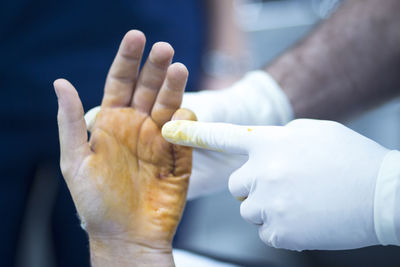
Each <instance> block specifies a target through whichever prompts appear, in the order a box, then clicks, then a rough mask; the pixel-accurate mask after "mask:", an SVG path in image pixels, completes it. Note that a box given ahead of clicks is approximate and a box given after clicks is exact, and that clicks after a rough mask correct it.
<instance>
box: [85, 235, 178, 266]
mask: <svg viewBox="0 0 400 267" xmlns="http://www.w3.org/2000/svg"><path fill="white" fill-rule="evenodd" d="M90 259H91V264H92V266H93V267H108V266H113V267H133V266H166V267H167V266H168V267H171V266H175V264H174V259H173V256H172V247H167V248H165V249H164V248H163V249H159V248H150V247H148V246H141V245H138V244H129V243H128V244H127V243H125V242H120V241H113V240H107V241H106V242H105V241H100V240H96V239H93V238H90Z"/></svg>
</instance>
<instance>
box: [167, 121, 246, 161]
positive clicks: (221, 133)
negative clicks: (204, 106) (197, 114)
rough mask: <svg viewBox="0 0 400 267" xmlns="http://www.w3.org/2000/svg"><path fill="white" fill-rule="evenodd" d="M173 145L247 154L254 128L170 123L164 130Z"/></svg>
mask: <svg viewBox="0 0 400 267" xmlns="http://www.w3.org/2000/svg"><path fill="white" fill-rule="evenodd" d="M161 131H162V135H163V137H164V138H165V139H166V140H167V141H168V142H171V143H174V144H177V145H183V146H191V147H197V148H205V149H210V150H215V151H219V152H227V153H236V154H247V153H248V146H249V143H250V142H249V141H250V140H251V139H252V134H253V128H252V127H248V126H239V125H235V124H229V123H211V122H195V121H187V120H177V121H169V122H167V123H166V124H165V125H164V126H163V128H162V130H161Z"/></svg>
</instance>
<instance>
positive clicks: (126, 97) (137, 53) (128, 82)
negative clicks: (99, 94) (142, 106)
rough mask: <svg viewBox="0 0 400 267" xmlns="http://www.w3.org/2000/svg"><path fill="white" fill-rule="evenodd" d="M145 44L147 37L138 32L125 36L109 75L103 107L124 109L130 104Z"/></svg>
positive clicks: (130, 32)
mask: <svg viewBox="0 0 400 267" xmlns="http://www.w3.org/2000/svg"><path fill="white" fill-rule="evenodd" d="M145 42H146V37H145V36H144V34H143V33H142V32H140V31H137V30H132V31H129V32H128V33H127V34H126V35H125V36H124V38H123V40H122V42H121V45H120V47H119V50H118V53H117V55H116V56H115V59H114V62H113V64H112V65H111V68H110V71H109V72H108V75H107V80H106V85H105V88H104V97H103V102H102V104H101V105H102V106H103V107H124V106H128V105H129V104H130V102H131V99H132V94H133V89H134V87H135V84H136V81H137V77H138V71H139V67H140V61H141V59H142V54H143V49H144V45H145Z"/></svg>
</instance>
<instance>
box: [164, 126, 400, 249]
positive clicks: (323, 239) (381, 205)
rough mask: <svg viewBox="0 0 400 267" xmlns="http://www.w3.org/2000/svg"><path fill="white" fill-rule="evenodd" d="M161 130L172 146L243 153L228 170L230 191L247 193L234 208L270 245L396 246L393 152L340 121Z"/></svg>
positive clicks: (397, 155) (397, 174)
mask: <svg viewBox="0 0 400 267" xmlns="http://www.w3.org/2000/svg"><path fill="white" fill-rule="evenodd" d="M162 133H163V136H164V138H166V139H167V140H168V141H170V142H172V143H176V144H181V145H186V146H194V147H201V148H207V149H213V150H217V151H223V152H230V153H239V154H243V155H248V157H249V160H248V161H247V162H246V163H245V164H244V165H243V166H242V167H241V168H240V169H238V170H237V171H235V172H234V173H233V174H232V175H231V177H230V179H229V189H230V191H231V193H232V194H233V195H234V196H235V197H236V198H242V199H244V198H246V197H247V199H246V200H245V201H244V202H243V203H242V205H241V207H240V213H241V215H242V217H243V218H244V219H245V220H247V221H248V222H251V223H253V224H256V225H258V226H259V236H260V238H261V239H262V240H263V241H264V242H265V243H266V244H268V245H270V246H273V247H277V248H286V249H292V250H304V249H351V248H359V247H364V246H370V245H376V244H399V241H398V237H397V236H396V223H395V222H397V227H398V229H400V215H396V216H397V217H395V214H399V212H395V207H396V206H395V202H396V201H397V209H396V211H397V210H398V208H399V205H400V201H399V200H400V194H399V193H398V192H400V186H399V185H400V181H399V180H400V152H398V151H391V152H389V150H387V149H386V148H384V147H382V146H380V145H378V144H377V143H375V142H374V141H372V140H370V139H368V138H366V137H363V136H361V135H360V134H358V133H356V132H354V131H352V130H350V129H348V128H346V127H345V126H343V125H341V124H339V123H336V122H331V121H318V120H305V119H303V120H294V121H292V122H290V123H289V124H287V125H286V126H284V127H281V126H255V127H253V126H237V125H232V124H224V123H200V122H188V121H174V122H168V123H166V124H165V125H164V127H163V129H162ZM388 152H389V153H388ZM378 177H379V178H378ZM397 233H399V232H397Z"/></svg>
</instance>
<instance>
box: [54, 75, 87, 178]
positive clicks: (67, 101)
mask: <svg viewBox="0 0 400 267" xmlns="http://www.w3.org/2000/svg"><path fill="white" fill-rule="evenodd" d="M54 89H55V91H56V94H57V99H58V115H57V120H58V130H59V137H60V148H61V165H63V166H62V168H63V167H64V169H65V168H66V169H68V170H72V169H74V168H75V167H76V166H77V165H78V164H79V163H80V161H81V160H82V158H83V157H85V156H87V155H88V154H90V148H89V144H88V142H87V132H86V125H85V121H84V119H83V108H82V103H81V101H80V99H79V96H78V93H77V92H76V90H75V88H74V87H73V86H72V84H70V83H69V82H68V81H66V80H63V79H58V80H56V81H55V82H54Z"/></svg>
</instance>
